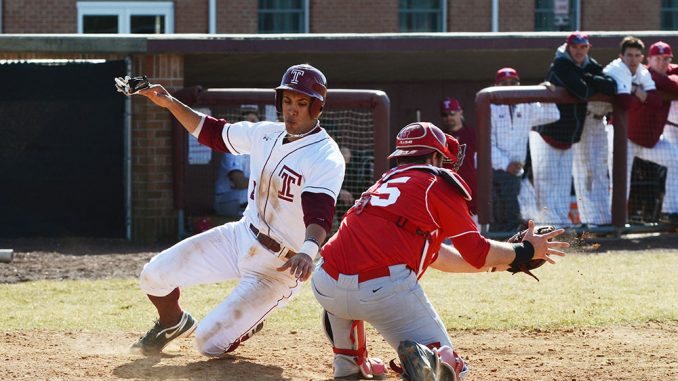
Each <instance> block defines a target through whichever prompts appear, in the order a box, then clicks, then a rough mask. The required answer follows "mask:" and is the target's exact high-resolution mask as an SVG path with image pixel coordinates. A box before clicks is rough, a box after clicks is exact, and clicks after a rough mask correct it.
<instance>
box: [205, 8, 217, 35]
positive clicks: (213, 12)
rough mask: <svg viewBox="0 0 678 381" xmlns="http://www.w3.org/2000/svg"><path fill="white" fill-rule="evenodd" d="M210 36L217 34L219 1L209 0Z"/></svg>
mask: <svg viewBox="0 0 678 381" xmlns="http://www.w3.org/2000/svg"><path fill="white" fill-rule="evenodd" d="M208 1H209V5H208V11H207V14H208V18H209V30H208V33H209V34H216V33H217V0H208Z"/></svg>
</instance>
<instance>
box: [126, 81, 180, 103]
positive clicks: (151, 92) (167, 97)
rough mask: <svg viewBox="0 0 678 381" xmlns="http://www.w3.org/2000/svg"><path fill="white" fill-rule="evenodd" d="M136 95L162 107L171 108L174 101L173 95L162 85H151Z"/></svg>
mask: <svg viewBox="0 0 678 381" xmlns="http://www.w3.org/2000/svg"><path fill="white" fill-rule="evenodd" d="M134 94H139V95H143V96H145V97H146V98H148V99H150V101H151V102H153V103H155V104H156V105H158V106H160V107H165V108H167V107H169V105H170V104H171V103H172V101H173V99H174V98H173V97H172V95H171V94H170V93H169V91H167V90H166V89H165V88H164V87H162V85H151V86H150V87H149V88H146V89H143V90H139V91H137V92H136V93H134Z"/></svg>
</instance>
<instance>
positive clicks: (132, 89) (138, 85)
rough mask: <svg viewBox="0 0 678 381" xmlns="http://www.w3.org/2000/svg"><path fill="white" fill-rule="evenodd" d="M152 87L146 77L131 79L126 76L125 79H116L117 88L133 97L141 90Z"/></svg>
mask: <svg viewBox="0 0 678 381" xmlns="http://www.w3.org/2000/svg"><path fill="white" fill-rule="evenodd" d="M149 87H151V84H150V83H149V82H148V78H146V76H145V75H142V76H141V77H130V76H129V75H126V76H125V77H124V78H123V77H116V78H115V88H116V89H117V90H118V91H119V92H121V93H123V94H125V95H132V94H134V93H136V92H137V91H139V90H143V89H147V88H149Z"/></svg>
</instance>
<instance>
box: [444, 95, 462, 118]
mask: <svg viewBox="0 0 678 381" xmlns="http://www.w3.org/2000/svg"><path fill="white" fill-rule="evenodd" d="M457 111H461V103H459V101H458V100H457V99H455V98H451V97H446V98H445V99H443V100H442V101H440V112H441V113H443V114H448V113H451V112H457Z"/></svg>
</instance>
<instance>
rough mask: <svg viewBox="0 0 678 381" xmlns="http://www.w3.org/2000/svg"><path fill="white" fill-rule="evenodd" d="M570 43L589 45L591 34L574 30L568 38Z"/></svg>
mask: <svg viewBox="0 0 678 381" xmlns="http://www.w3.org/2000/svg"><path fill="white" fill-rule="evenodd" d="M566 42H567V44H568V45H589V46H591V43H590V42H589V35H588V34H586V33H582V32H574V33H572V34H570V35H569V36H567V40H566Z"/></svg>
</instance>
